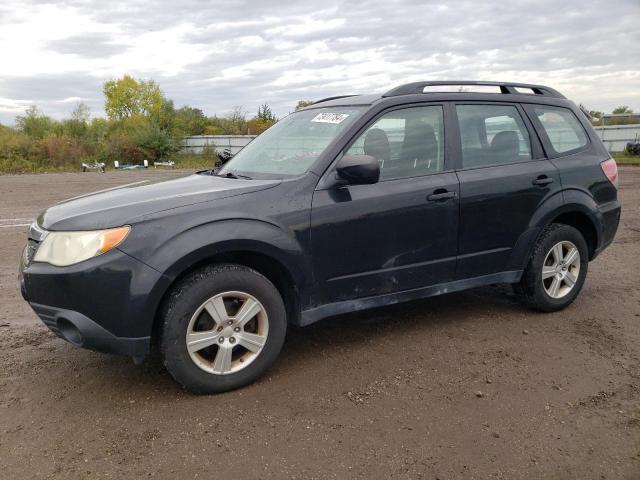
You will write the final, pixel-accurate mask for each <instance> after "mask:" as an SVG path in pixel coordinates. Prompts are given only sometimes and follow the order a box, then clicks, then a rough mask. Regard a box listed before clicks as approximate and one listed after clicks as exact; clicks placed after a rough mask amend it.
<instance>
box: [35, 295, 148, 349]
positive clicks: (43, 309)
mask: <svg viewBox="0 0 640 480" xmlns="http://www.w3.org/2000/svg"><path fill="white" fill-rule="evenodd" d="M29 305H31V308H33V311H34V312H36V314H37V315H38V317H40V320H42V322H43V323H44V324H45V325H46V326H47V327H49V329H50V330H51V331H52V332H53V333H55V334H56V335H58V336H59V337H60V338H63V339H65V340H66V341H68V342H69V343H71V344H73V345H75V346H76V347H82V348H88V349H91V350H96V351H98V352H104V353H113V354H116V355H126V356H129V357H133V358H134V359H135V360H142V359H143V358H144V357H145V356H146V355H147V354H148V353H149V342H150V337H138V338H124V337H116V336H115V335H114V334H112V333H111V332H109V331H108V330H106V329H105V328H103V327H101V326H100V325H98V324H97V323H96V322H94V321H93V320H91V319H90V318H89V317H86V316H85V315H83V314H81V313H78V312H74V311H73V310H65V309H63V308H56V307H47V306H45V305H40V304H38V303H29Z"/></svg>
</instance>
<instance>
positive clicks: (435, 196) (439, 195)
mask: <svg viewBox="0 0 640 480" xmlns="http://www.w3.org/2000/svg"><path fill="white" fill-rule="evenodd" d="M450 198H456V192H449V191H447V190H444V189H442V188H439V189H438V190H436V191H435V192H433V193H432V194H431V195H428V196H427V200H428V201H429V202H441V201H444V200H448V199H450Z"/></svg>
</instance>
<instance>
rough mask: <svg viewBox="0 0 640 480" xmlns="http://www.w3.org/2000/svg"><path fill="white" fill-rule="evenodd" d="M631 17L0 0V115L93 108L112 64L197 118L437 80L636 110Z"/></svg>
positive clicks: (543, 9)
mask: <svg viewBox="0 0 640 480" xmlns="http://www.w3.org/2000/svg"><path fill="white" fill-rule="evenodd" d="M638 25H640V0H608V1H602V0H600V1H590V0H553V1H547V0H536V1H528V0H523V1H517V0H512V1H504V0H498V1H492V0H485V1H455V0H447V1H440V2H432V1H427V0H422V1H411V0H408V1H394V0H385V1H377V0H367V1H358V0H349V1H345V2H337V1H334V0H305V1H304V2H293V1H291V0H289V1H268V0H263V1H243V0H236V1H231V0H225V1H195V0H182V1H165V0H154V1H141V0H126V1H119V0H66V1H60V2H43V1H37V0H20V1H17V0H2V2H1V3H0V123H3V124H12V123H13V121H14V118H15V116H16V115H19V114H21V113H22V112H23V111H24V110H25V108H27V107H28V106H29V105H32V104H34V105H37V106H38V107H39V108H40V110H42V111H43V112H44V113H46V114H47V115H50V116H52V117H54V118H64V117H65V116H68V115H69V114H70V112H71V111H72V110H73V108H74V107H75V105H76V104H77V103H78V102H80V101H82V102H84V103H86V104H87V105H88V106H89V107H90V109H91V113H92V116H103V115H104V111H103V103H104V99H103V96H102V84H103V82H104V81H105V80H108V79H111V78H117V77H120V76H122V75H125V74H129V75H132V76H134V77H136V78H144V79H153V80H155V81H157V82H158V83H159V85H160V87H161V88H162V90H163V92H164V93H165V95H166V96H167V97H168V98H170V99H172V100H173V101H174V103H175V105H176V107H180V106H182V105H189V106H192V107H197V108H200V109H202V110H203V111H204V112H205V114H207V115H214V114H217V115H224V114H226V113H228V112H230V111H231V110H232V109H233V108H234V107H236V106H241V107H242V108H243V109H244V110H245V111H247V112H248V113H249V114H250V115H252V114H254V113H255V112H256V111H257V109H258V106H259V105H260V104H263V103H268V104H269V105H270V106H271V107H272V109H273V110H274V112H275V113H276V114H277V115H279V116H282V115H285V114H287V113H288V112H290V111H292V110H293V109H294V107H295V105H296V103H297V102H298V100H301V99H306V100H314V99H315V100H317V99H320V98H323V97H327V96H332V95H341V94H357V93H378V92H379V93H382V92H384V91H385V90H387V89H390V88H392V87H393V86H396V85H400V84H402V83H407V82H411V81H417V80H451V79H453V80H500V81H515V82H525V83H542V84H547V85H549V86H551V87H554V88H556V89H557V90H560V92H562V93H563V94H564V95H565V96H567V97H568V98H570V99H572V100H574V101H575V102H577V103H583V104H584V105H585V106H587V107H588V108H589V109H593V110H601V111H605V112H610V111H611V110H612V109H613V108H614V107H616V106H618V105H628V106H630V107H631V108H633V109H635V111H640V29H639V28H638Z"/></svg>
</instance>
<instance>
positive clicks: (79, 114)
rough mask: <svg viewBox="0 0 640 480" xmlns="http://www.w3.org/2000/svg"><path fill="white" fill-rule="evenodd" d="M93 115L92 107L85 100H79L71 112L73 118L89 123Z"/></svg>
mask: <svg viewBox="0 0 640 480" xmlns="http://www.w3.org/2000/svg"><path fill="white" fill-rule="evenodd" d="M90 117H91V109H90V108H89V106H88V105H87V104H86V103H84V102H78V103H77V104H76V106H75V108H74V109H73V111H72V112H71V120H76V121H78V122H83V123H87V122H88V121H89V118H90Z"/></svg>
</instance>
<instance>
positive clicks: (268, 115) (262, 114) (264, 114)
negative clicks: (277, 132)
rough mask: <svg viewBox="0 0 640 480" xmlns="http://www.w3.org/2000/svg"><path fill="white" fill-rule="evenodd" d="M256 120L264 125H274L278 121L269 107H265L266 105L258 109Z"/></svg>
mask: <svg viewBox="0 0 640 480" xmlns="http://www.w3.org/2000/svg"><path fill="white" fill-rule="evenodd" d="M257 118H258V119H260V120H262V121H263V122H265V123H271V124H274V123H276V122H277V121H278V119H277V118H276V116H275V115H274V114H273V112H272V111H271V107H269V105H267V104H266V103H264V104H262V105H261V106H260V107H258V115H257Z"/></svg>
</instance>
